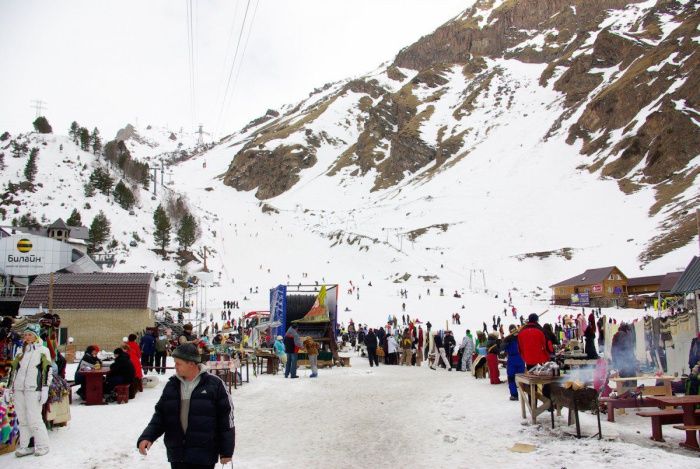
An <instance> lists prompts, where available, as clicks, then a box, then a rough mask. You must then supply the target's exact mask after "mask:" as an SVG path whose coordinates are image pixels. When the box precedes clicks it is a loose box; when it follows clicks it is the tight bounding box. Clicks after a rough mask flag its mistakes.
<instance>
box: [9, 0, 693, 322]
mask: <svg viewBox="0 0 700 469" xmlns="http://www.w3.org/2000/svg"><path fill="white" fill-rule="evenodd" d="M591 3H595V4H596V6H595V7H593V6H591ZM699 18H700V14H699V13H698V5H697V3H696V2H691V1H685V2H682V1H681V2H679V1H675V2H674V1H659V2H655V1H645V2H632V1H620V0H616V1H613V0H601V2H587V1H583V0H581V1H573V2H564V1H560V0H552V1H548V2H538V1H534V0H517V1H516V0H511V1H498V0H496V1H478V2H476V3H474V5H473V7H472V8H470V9H468V10H466V11H465V12H464V13H463V14H461V15H459V16H458V17H456V18H454V19H453V20H451V21H450V22H448V23H446V24H445V25H444V26H442V27H440V28H438V29H437V30H436V31H435V32H434V33H433V34H431V35H429V36H426V37H424V38H421V39H420V40H419V41H417V42H416V43H415V44H413V45H411V46H409V47H407V48H405V49H403V50H402V51H400V52H399V54H398V55H397V56H396V59H395V60H394V62H393V63H387V64H383V65H382V66H381V67H379V68H378V69H377V70H374V71H372V72H370V73H368V74H366V75H363V76H360V77H356V78H352V79H348V80H346V81H343V82H339V83H332V84H328V85H325V86H323V87H321V88H318V89H316V90H314V91H312V92H311V93H310V94H309V97H308V98H307V99H306V100H304V101H302V102H301V103H297V104H295V105H290V106H285V107H283V108H282V109H280V110H270V111H268V112H267V113H266V115H264V116H262V117H259V118H257V119H254V120H253V121H252V122H251V123H250V124H249V125H248V126H246V127H245V128H244V129H242V130H241V131H239V132H236V133H234V134H231V135H230V136H228V137H226V138H224V139H222V140H221V141H220V142H218V143H217V144H212V143H209V144H206V145H203V146H199V147H197V148H194V145H195V143H196V142H197V136H196V135H194V134H189V135H186V134H181V132H179V131H171V130H168V129H163V128H157V127H150V126H149V127H150V128H148V127H147V128H140V127H133V126H128V127H126V128H125V129H123V130H122V131H120V132H119V138H118V139H116V140H114V142H119V141H122V142H123V145H121V146H119V148H118V151H120V152H122V153H120V154H122V155H123V154H124V153H123V151H124V149H126V150H128V152H129V155H130V157H131V158H133V159H134V160H137V161H139V162H142V163H147V164H149V167H150V168H151V171H152V168H153V167H158V168H161V167H164V168H165V175H164V176H163V178H162V185H161V173H160V169H159V170H158V174H157V177H156V179H157V180H156V184H155V192H156V193H155V194H153V186H154V184H153V181H150V184H149V186H148V189H146V188H145V187H144V184H142V183H135V182H133V181H127V182H128V184H129V185H130V187H131V188H132V190H133V191H134V193H135V194H136V195H137V203H136V205H135V206H134V207H133V208H132V209H131V210H125V209H123V208H122V207H120V206H119V205H118V204H116V203H115V202H114V200H113V197H112V196H105V195H103V194H101V193H100V192H99V191H98V192H97V193H96V194H95V195H93V196H91V197H86V196H85V194H84V184H85V183H86V182H87V180H88V178H89V176H90V173H91V172H92V170H93V168H95V167H102V168H106V169H107V170H108V171H109V172H110V174H111V175H112V177H114V178H115V182H116V181H118V180H119V178H121V177H123V175H122V172H123V171H122V170H120V169H119V168H118V167H117V166H115V164H113V163H111V162H108V161H107V160H106V159H105V157H103V156H96V155H94V154H92V153H91V152H85V151H82V150H80V149H79V148H78V147H77V146H76V145H75V144H74V143H73V142H72V141H71V139H70V138H69V137H64V136H60V135H53V134H49V135H41V134H35V133H32V134H26V135H22V136H18V135H11V136H10V139H8V140H5V141H3V142H0V153H5V156H4V165H5V167H4V169H3V170H2V172H0V183H1V184H2V187H3V191H4V192H6V194H5V196H4V197H3V208H5V209H6V214H5V223H7V224H9V222H10V220H11V219H12V218H17V217H19V216H21V215H23V214H25V213H31V214H33V215H34V216H36V217H37V218H40V219H41V218H43V220H45V221H48V222H50V221H53V220H54V219H56V218H58V217H63V218H64V219H65V218H67V217H68V215H69V214H70V212H71V210H72V209H73V208H77V209H78V210H79V211H80V212H81V215H82V220H83V223H84V224H86V225H89V224H90V221H91V220H92V219H93V217H94V216H95V215H96V214H97V213H98V212H99V211H100V210H102V211H104V212H105V213H106V214H107V216H108V218H109V220H110V221H111V224H112V235H113V237H114V239H115V240H116V242H115V243H114V245H113V247H111V248H108V251H109V252H111V253H113V254H115V256H116V264H115V266H114V267H112V269H114V270H117V271H142V270H147V271H152V272H154V273H156V274H158V277H159V278H160V279H161V280H159V284H158V289H159V291H160V293H161V296H160V303H161V305H163V306H179V305H180V300H181V296H180V293H179V291H178V288H177V286H176V282H177V279H178V278H182V276H183V275H188V276H191V275H196V276H197V277H198V278H200V279H201V280H202V281H201V282H200V285H201V287H202V288H200V289H198V290H193V291H192V293H190V296H188V300H189V301H190V302H191V304H193V305H194V306H193V310H199V311H205V315H208V314H209V313H212V312H215V311H216V310H217V308H220V307H221V301H223V300H234V299H237V300H240V302H241V307H242V308H243V309H245V310H251V309H267V307H268V304H269V298H268V289H269V288H271V287H274V286H275V285H277V284H280V283H291V284H298V283H304V284H308V283H312V284H313V282H314V281H318V282H328V283H338V284H340V285H341V289H340V294H341V297H340V302H339V304H340V305H341V309H343V310H344V309H345V308H347V309H348V311H347V312H343V313H342V315H341V318H340V319H341V320H342V321H347V320H348V319H349V318H354V319H355V320H356V321H357V320H359V321H361V322H367V323H370V324H375V325H378V324H380V323H381V322H383V320H384V318H385V317H386V314H387V313H393V314H396V313H399V312H400V311H401V304H402V303H405V304H406V311H407V312H409V313H411V315H412V317H420V318H421V319H423V320H425V319H430V320H431V321H442V320H444V319H445V318H446V317H447V313H448V312H454V311H457V310H461V309H462V307H464V308H465V309H466V311H467V313H468V314H462V316H463V318H465V319H464V320H463V324H464V326H462V328H464V327H470V326H471V327H475V325H481V321H482V320H486V319H485V318H487V317H488V318H490V317H491V315H492V314H494V313H499V312H500V311H501V310H502V309H503V307H504V305H503V297H504V296H506V293H507V292H509V291H510V292H511V293H512V296H513V301H514V304H516V305H517V306H518V308H519V309H520V310H521V311H523V312H531V311H543V310H545V309H547V308H549V305H548V300H549V296H550V290H549V288H548V286H549V285H551V284H553V283H556V282H557V281H559V280H562V279H564V278H569V277H571V276H573V275H575V274H577V273H580V272H583V271H584V270H586V269H588V268H594V267H602V266H607V265H617V266H618V267H619V268H620V269H621V270H622V271H623V272H624V273H625V274H626V275H627V276H636V275H640V272H641V271H642V270H644V273H645V274H646V275H653V274H662V273H666V272H669V271H677V270H682V269H683V268H684V267H685V265H686V264H687V263H688V261H689V258H690V256H692V255H693V254H696V246H697V241H698V240H697V235H696V234H695V231H694V227H693V226H692V224H693V223H694V214H693V210H692V209H693V208H695V207H697V206H698V201H699V200H700V194H699V193H698V184H697V181H696V179H697V176H698V173H699V172H700V170H699V169H698V162H699V161H700V160H699V159H698V153H699V151H700V150H699V149H700V131H699V130H698V125H699V124H698V118H697V114H698V111H697V109H695V108H694V106H696V103H697V102H698V99H697V93H698V89H700V88H699V87H698V86H697V85H698V83H697V79H698V72H697V70H698V67H697V66H696V65H697V61H698V54H697V53H696V52H697V49H698V42H699V39H698V38H699V37H700V32H699V31H698V22H699ZM10 140H16V141H26V142H27V143H28V146H29V147H37V148H39V149H40V150H39V156H38V163H39V164H38V172H37V175H36V177H35V183H34V184H32V185H30V184H26V183H25V184H22V185H20V186H22V187H15V185H16V184H18V183H20V182H22V181H24V179H25V177H24V175H23V169H24V167H25V166H26V163H27V158H28V156H27V155H26V154H25V155H22V156H20V157H18V158H14V157H13V156H12V154H11V148H10V143H9V142H10ZM61 146H62V147H61ZM61 148H62V149H61ZM10 183H13V184H15V185H13V186H10ZM10 187H12V191H10ZM9 192H12V194H9V195H8V194H7V193H9ZM159 203H163V205H165V206H168V205H172V206H177V205H178V204H180V205H184V206H186V207H188V208H189V210H190V211H191V212H192V213H193V214H194V215H195V216H196V217H197V219H198V222H199V225H200V229H201V234H200V237H199V239H198V241H197V242H196V243H195V245H194V246H193V247H192V249H191V251H192V254H191V255H186V256H185V257H183V256H178V253H177V243H176V242H175V241H174V240H173V241H171V243H170V245H169V248H168V253H167V259H163V258H162V256H161V255H160V254H159V253H157V252H156V244H155V241H154V238H153V231H154V223H153V212H154V210H155V208H156V207H157V205H158V204H159ZM688 220H690V221H688ZM691 222H692V223H691ZM174 225H175V226H174V229H176V228H177V223H174ZM172 237H173V238H174V234H173V235H172ZM205 256H206V263H207V270H208V271H209V272H204V258H205ZM350 281H353V284H354V285H356V286H357V285H359V286H360V291H359V292H355V293H353V294H352V295H349V294H347V288H348V287H349V282H350ZM370 282H371V284H372V286H370V285H369V283H370ZM402 288H403V289H408V290H409V298H408V299H401V298H399V296H398V290H399V289H402ZM441 288H442V289H443V290H444V292H445V295H444V296H439V295H437V293H438V291H439V290H440V289H441ZM256 290H257V293H256ZM428 290H431V293H432V294H429V293H428ZM454 292H458V293H460V294H461V298H455V297H453V296H452V294H453V293H454ZM496 294H499V295H500V297H499V298H496ZM214 314H216V313H214ZM630 314H632V313H630Z"/></svg>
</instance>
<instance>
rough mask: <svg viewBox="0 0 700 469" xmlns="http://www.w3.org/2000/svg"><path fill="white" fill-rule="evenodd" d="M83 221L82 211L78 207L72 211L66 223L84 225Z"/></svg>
mask: <svg viewBox="0 0 700 469" xmlns="http://www.w3.org/2000/svg"><path fill="white" fill-rule="evenodd" d="M82 224H83V222H82V220H81V219H80V212H79V211H78V209H76V208H74V209H73V211H72V212H71V213H70V216H69V217H68V220H66V225H68V226H82Z"/></svg>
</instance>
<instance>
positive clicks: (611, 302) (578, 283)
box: [550, 266, 627, 307]
mask: <svg viewBox="0 0 700 469" xmlns="http://www.w3.org/2000/svg"><path fill="white" fill-rule="evenodd" d="M550 288H551V289H552V304H557V305H567V306H593V307H609V306H626V305H627V277H626V276H625V274H623V273H622V271H621V270H620V269H618V268H617V267H615V266H611V267H601V268H598V269H588V270H586V271H585V272H583V273H582V274H579V275H576V276H574V277H571V278H569V279H566V280H563V281H561V282H559V283H555V284H554V285H550Z"/></svg>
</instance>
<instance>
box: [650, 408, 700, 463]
mask: <svg viewBox="0 0 700 469" xmlns="http://www.w3.org/2000/svg"><path fill="white" fill-rule="evenodd" d="M654 399H656V400H657V401H659V403H661V404H664V405H667V406H678V407H681V408H682V409H683V425H682V426H681V427H680V428H681V429H682V430H685V441H684V442H681V443H680V445H681V446H683V447H684V448H688V449H692V450H694V451H700V445H698V438H697V432H698V429H699V428H700V417H698V415H697V414H696V413H695V406H696V405H699V404H700V396H699V395H695V396H657V397H655V398H654Z"/></svg>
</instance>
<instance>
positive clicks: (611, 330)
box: [604, 321, 620, 360]
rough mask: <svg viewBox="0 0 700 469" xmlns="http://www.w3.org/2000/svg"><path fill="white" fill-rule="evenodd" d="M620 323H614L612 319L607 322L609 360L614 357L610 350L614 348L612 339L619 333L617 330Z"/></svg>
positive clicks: (606, 350)
mask: <svg viewBox="0 0 700 469" xmlns="http://www.w3.org/2000/svg"><path fill="white" fill-rule="evenodd" d="M619 327H620V326H619V325H618V324H616V323H613V322H611V321H608V322H607V323H606V324H605V353H604V355H605V358H607V359H608V360H609V359H611V358H612V354H611V352H610V349H611V348H612V339H613V336H614V335H615V334H616V333H617V330H618V329H619Z"/></svg>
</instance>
